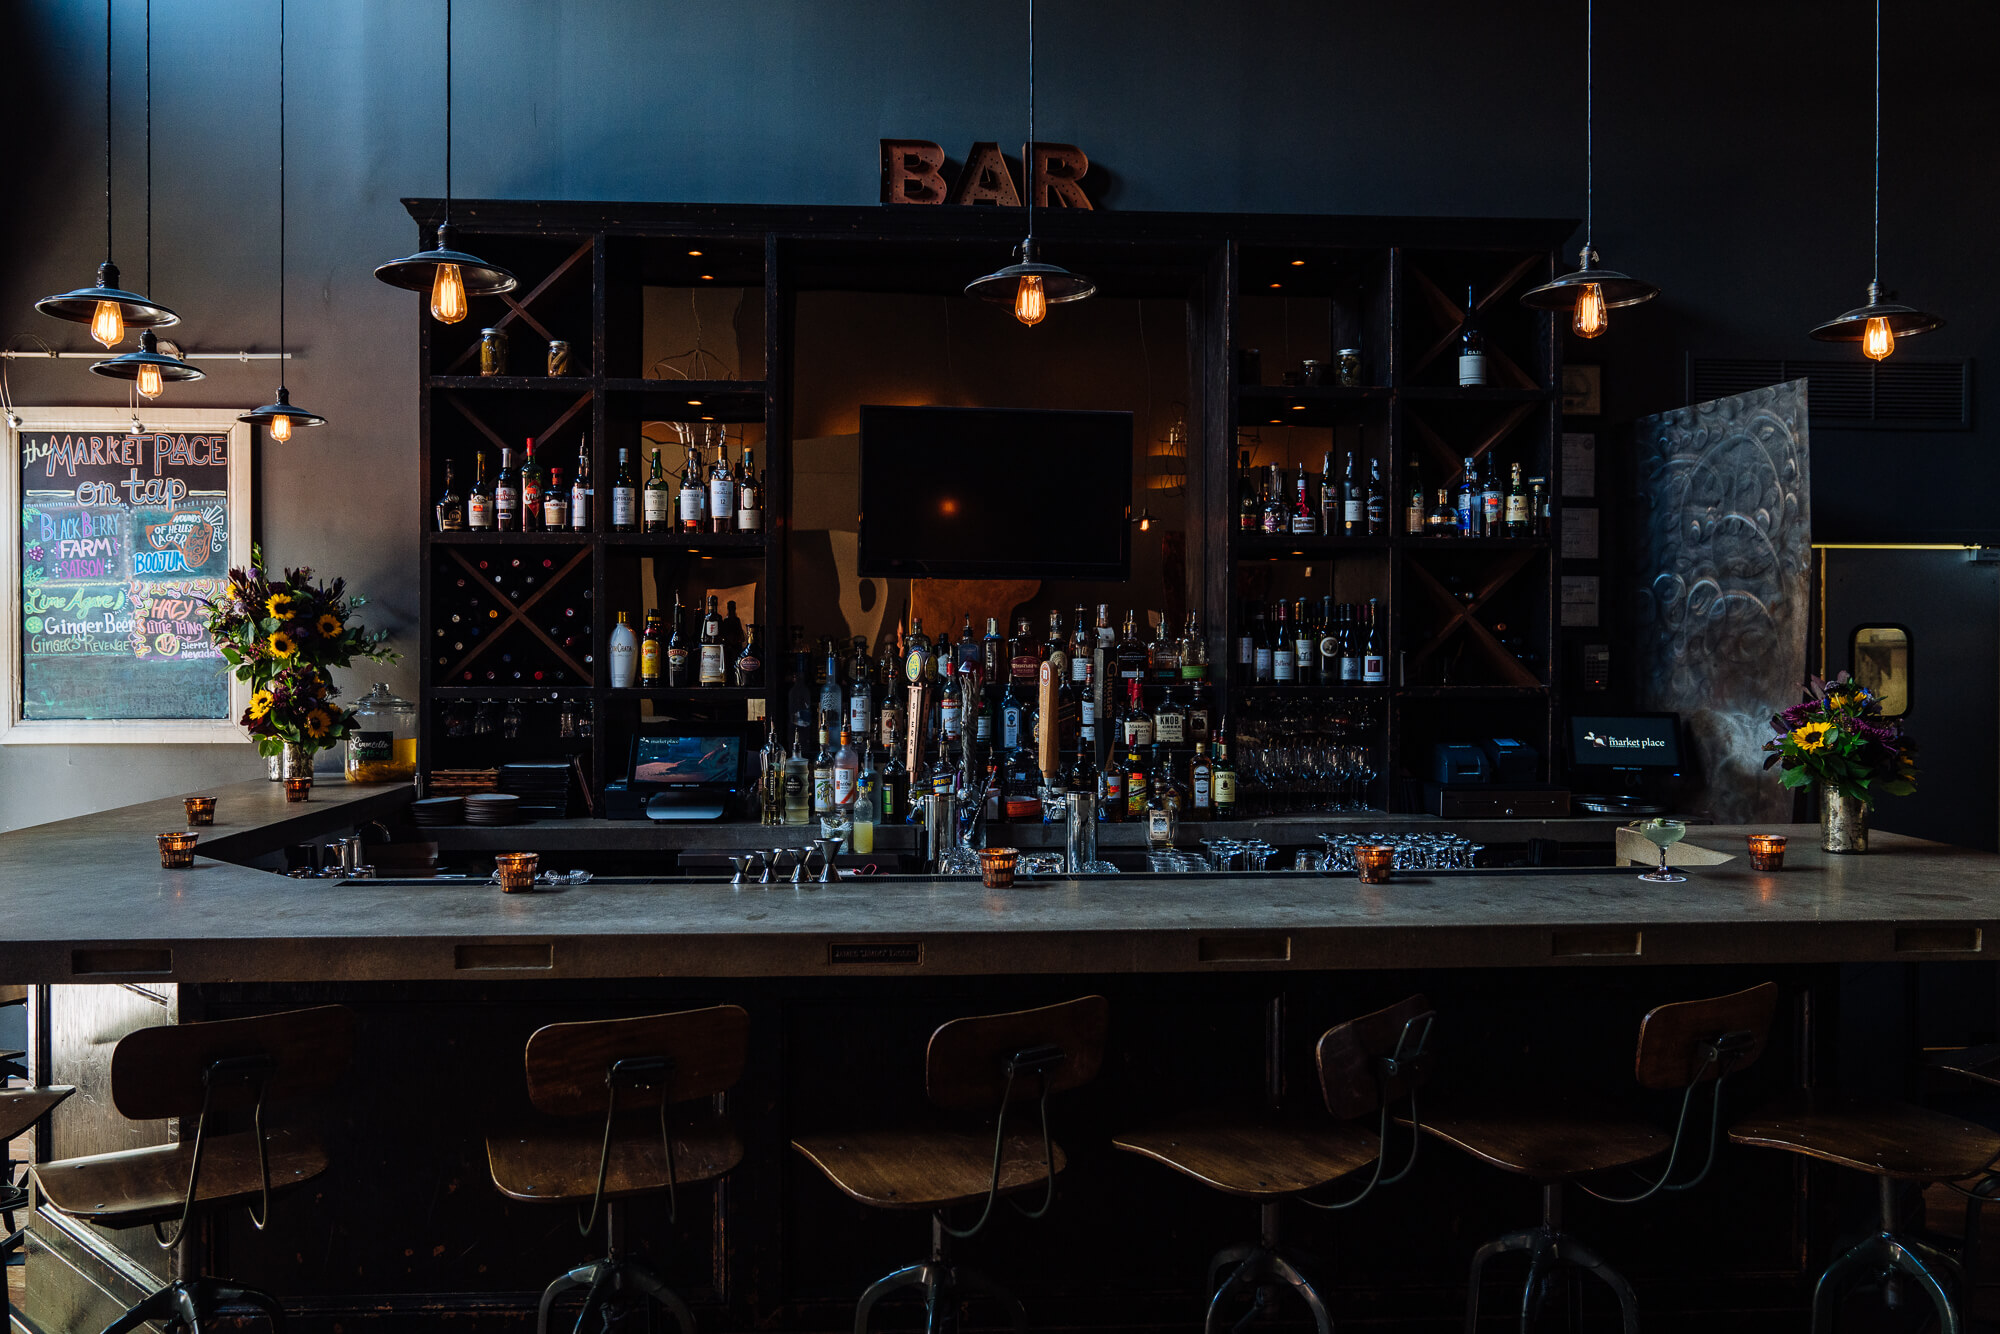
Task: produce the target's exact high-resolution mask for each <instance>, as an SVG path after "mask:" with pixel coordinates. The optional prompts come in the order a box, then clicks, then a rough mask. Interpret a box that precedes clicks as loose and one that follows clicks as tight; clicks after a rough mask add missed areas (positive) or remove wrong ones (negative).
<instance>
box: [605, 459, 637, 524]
mask: <svg viewBox="0 0 2000 1334" xmlns="http://www.w3.org/2000/svg"><path fill="white" fill-rule="evenodd" d="M611 531H612V532H614V533H636V532H638V531H639V487H638V484H637V483H636V482H635V481H634V479H633V477H632V451H631V450H629V449H621V450H619V451H618V471H617V472H616V473H613V474H612V477H611Z"/></svg>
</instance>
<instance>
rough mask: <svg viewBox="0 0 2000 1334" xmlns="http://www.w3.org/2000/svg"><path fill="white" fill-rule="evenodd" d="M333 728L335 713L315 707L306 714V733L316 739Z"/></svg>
mask: <svg viewBox="0 0 2000 1334" xmlns="http://www.w3.org/2000/svg"><path fill="white" fill-rule="evenodd" d="M332 730H333V715H332V714H330V713H328V712H327V711H326V710H325V709H314V710H313V711H312V712H311V713H309V714H307V715H306V735H307V736H309V737H311V738H313V739H314V740H315V741H317V740H319V739H320V738H321V737H323V736H325V735H326V734H327V733H328V732H331V731H332Z"/></svg>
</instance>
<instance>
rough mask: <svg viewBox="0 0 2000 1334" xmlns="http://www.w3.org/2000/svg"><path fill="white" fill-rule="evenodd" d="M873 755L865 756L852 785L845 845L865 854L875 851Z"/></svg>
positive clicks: (875, 781)
mask: <svg viewBox="0 0 2000 1334" xmlns="http://www.w3.org/2000/svg"><path fill="white" fill-rule="evenodd" d="M873 758H874V757H873V756H872V755H870V756H868V757H867V762H866V763H864V764H863V766H862V769H861V775H860V777H859V779H857V781H856V782H855V786H854V805H853V815H852V817H851V818H850V819H849V820H848V826H849V830H850V832H849V834H848V838H847V845H848V846H849V847H850V848H852V849H854V851H856V852H858V853H861V854H862V855H864V856H866V855H868V854H870V853H873V852H874V851H875V788H876V783H877V778H876V774H875V766H874V763H873Z"/></svg>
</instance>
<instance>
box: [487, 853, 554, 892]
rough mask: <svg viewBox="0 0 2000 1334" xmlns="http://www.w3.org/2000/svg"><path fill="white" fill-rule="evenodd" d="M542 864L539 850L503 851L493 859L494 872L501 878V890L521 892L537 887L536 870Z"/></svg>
mask: <svg viewBox="0 0 2000 1334" xmlns="http://www.w3.org/2000/svg"><path fill="white" fill-rule="evenodd" d="M541 864H542V857H541V854H540V853H537V852H503V853H501V854H500V855H499V856H497V857H495V858H494V859H493V872H494V875H495V876H497V877H498V878H499V881H500V892H501V893H503V894H521V893H525V892H526V891H528V890H531V889H533V888H534V887H535V872H536V870H537V869H539V868H540V866H541Z"/></svg>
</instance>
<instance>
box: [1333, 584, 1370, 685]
mask: <svg viewBox="0 0 2000 1334" xmlns="http://www.w3.org/2000/svg"><path fill="white" fill-rule="evenodd" d="M1365 640H1366V636H1365V634H1364V633H1363V631H1362V628H1361V626H1360V625H1359V624H1357V623H1356V621H1355V614H1354V604H1353V603H1351V602H1348V603H1343V604H1342V605H1341V608H1340V683H1341V684H1342V685H1344V686H1358V685H1360V684H1361V676H1362V665H1363V664H1362V658H1363V656H1364V653H1365V650H1366V648H1367V644H1366V642H1365Z"/></svg>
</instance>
